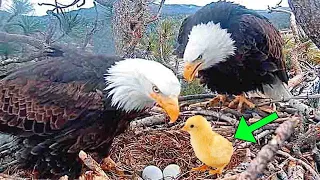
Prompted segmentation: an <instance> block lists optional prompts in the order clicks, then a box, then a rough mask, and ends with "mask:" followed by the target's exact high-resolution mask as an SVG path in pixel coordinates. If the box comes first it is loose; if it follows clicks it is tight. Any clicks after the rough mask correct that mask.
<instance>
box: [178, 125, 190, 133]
mask: <svg viewBox="0 0 320 180" xmlns="http://www.w3.org/2000/svg"><path fill="white" fill-rule="evenodd" d="M180 131H186V132H187V131H188V128H187V126H183V127H182V128H181V129H180Z"/></svg>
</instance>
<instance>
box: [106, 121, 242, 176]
mask: <svg viewBox="0 0 320 180" xmlns="http://www.w3.org/2000/svg"><path fill="white" fill-rule="evenodd" d="M180 127H181V125H177V126H174V127H161V128H159V127H158V128H156V129H153V128H146V129H139V128H136V129H131V130H128V131H127V132H125V133H123V134H121V135H120V136H118V137H117V138H116V139H115V141H114V143H113V148H112V153H111V158H112V159H113V160H114V161H115V162H116V163H117V165H118V166H119V167H121V168H122V169H124V170H125V171H128V172H129V173H130V174H132V175H130V176H127V177H125V178H123V179H136V178H137V177H139V176H140V177H141V174H142V171H143V169H144V168H145V167H146V166H148V165H155V166H157V167H159V168H160V169H162V170H163V169H164V168H165V167H166V166H167V165H169V164H177V165H179V166H180V169H181V174H180V176H179V177H178V179H197V178H200V179H203V178H214V177H216V175H209V174H208V172H195V171H191V168H194V167H198V166H200V165H201V162H200V161H199V160H198V159H197V157H196V156H195V154H194V151H193V149H192V147H191V144H190V135H189V134H188V133H185V132H181V131H179V128H180ZM213 130H214V131H216V132H217V133H219V134H221V135H223V136H224V137H226V138H228V139H229V140H231V141H232V140H234V139H233V138H232V136H233V133H234V131H230V130H226V129H223V128H214V129H213ZM244 158H246V152H245V150H243V149H237V150H235V153H234V154H233V157H232V159H231V162H230V163H229V165H228V166H227V167H226V168H225V170H224V174H223V175H222V176H226V174H228V175H232V174H234V173H233V172H234V171H233V168H235V167H237V166H238V165H239V164H240V163H241V162H243V161H244ZM112 179H119V177H115V176H114V177H113V178H112Z"/></svg>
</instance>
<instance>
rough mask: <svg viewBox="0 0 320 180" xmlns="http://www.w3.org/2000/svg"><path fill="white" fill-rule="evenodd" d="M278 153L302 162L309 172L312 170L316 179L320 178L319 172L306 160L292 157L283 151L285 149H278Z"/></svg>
mask: <svg viewBox="0 0 320 180" xmlns="http://www.w3.org/2000/svg"><path fill="white" fill-rule="evenodd" d="M277 153H278V154H280V155H282V156H285V157H286V158H288V159H290V160H292V161H297V162H298V163H300V164H302V165H303V166H304V167H305V168H306V169H307V170H308V171H309V172H311V174H312V175H313V177H315V178H316V179H320V176H319V174H318V173H317V172H316V171H315V170H314V169H313V168H312V167H311V166H310V165H309V164H307V163H305V162H304V161H302V160H301V159H297V158H294V157H292V156H291V155H290V154H288V153H286V152H283V151H280V150H279V151H278V152H277Z"/></svg>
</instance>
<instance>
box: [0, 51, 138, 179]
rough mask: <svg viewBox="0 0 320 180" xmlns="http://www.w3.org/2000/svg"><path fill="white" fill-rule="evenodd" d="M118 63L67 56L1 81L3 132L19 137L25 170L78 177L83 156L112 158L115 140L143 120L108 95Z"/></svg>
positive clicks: (102, 58)
mask: <svg viewBox="0 0 320 180" xmlns="http://www.w3.org/2000/svg"><path fill="white" fill-rule="evenodd" d="M120 60H121V58H118V57H111V56H110V57H106V56H94V55H86V54H78V53H76V52H72V53H71V52H68V53H64V54H63V55H62V56H58V57H55V58H50V59H49V60H43V61H40V62H36V63H33V64H31V65H28V66H26V67H22V68H20V69H18V70H16V71H14V72H12V73H11V74H9V75H8V76H7V77H5V78H4V79H2V80H1V81H0V131H1V132H3V133H7V134H12V135H14V136H16V137H17V139H18V142H19V143H18V145H19V148H18V150H17V152H16V158H17V159H18V162H19V165H20V166H21V167H23V168H30V169H31V170H32V169H33V168H34V169H35V170H37V171H38V172H40V175H41V176H40V177H44V176H45V177H48V176H51V175H52V174H54V175H59V176H60V175H63V174H67V175H69V176H71V177H76V176H77V175H79V173H80V170H81V162H79V161H77V155H78V153H79V151H80V150H84V151H87V152H89V153H95V154H96V155H97V157H98V158H102V157H106V156H107V155H108V154H109V149H110V146H111V143H112V141H113V138H114V137H115V136H116V135H117V134H119V133H121V132H123V131H124V130H125V129H126V128H127V126H128V125H129V122H130V120H132V119H133V118H135V117H136V116H137V115H139V112H131V113H124V112H122V111H120V110H116V109H115V108H114V107H112V106H111V102H110V99H109V98H107V95H106V93H107V92H105V91H104V88H105V86H106V83H105V80H104V74H105V73H106V72H107V69H108V68H109V67H110V66H111V65H113V64H114V63H115V62H116V61H120ZM102 92H103V93H102ZM51 177H52V176H51Z"/></svg>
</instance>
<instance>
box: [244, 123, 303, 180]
mask: <svg viewBox="0 0 320 180" xmlns="http://www.w3.org/2000/svg"><path fill="white" fill-rule="evenodd" d="M298 122H299V121H298V120H296V121H294V120H289V121H286V122H284V123H282V124H281V125H280V126H279V127H278V128H277V130H276V136H275V137H273V138H272V140H271V141H270V142H269V143H268V144H267V145H265V146H264V147H263V148H262V149H261V151H260V152H259V153H258V154H257V157H256V158H255V159H254V160H252V162H251V163H250V165H249V167H248V168H247V170H246V171H245V172H243V173H241V174H240V176H239V178H238V179H240V180H253V179H257V178H258V176H259V174H262V173H263V172H264V170H265V169H266V167H267V165H268V164H269V162H271V161H272V160H273V158H274V156H275V154H276V153H277V151H278V150H279V149H280V147H281V146H282V145H283V143H284V142H285V141H286V140H287V139H288V138H289V137H290V136H291V134H292V133H293V132H294V128H295V126H296V125H297V124H298Z"/></svg>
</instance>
